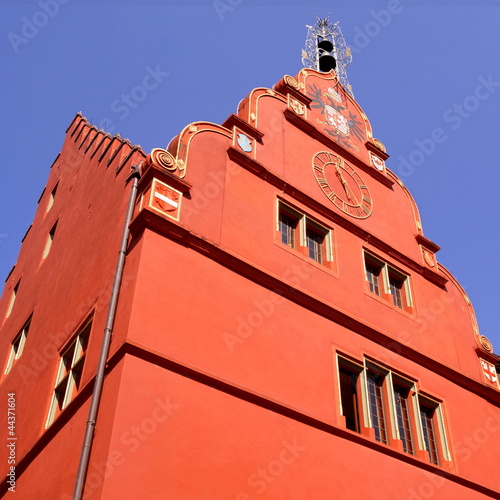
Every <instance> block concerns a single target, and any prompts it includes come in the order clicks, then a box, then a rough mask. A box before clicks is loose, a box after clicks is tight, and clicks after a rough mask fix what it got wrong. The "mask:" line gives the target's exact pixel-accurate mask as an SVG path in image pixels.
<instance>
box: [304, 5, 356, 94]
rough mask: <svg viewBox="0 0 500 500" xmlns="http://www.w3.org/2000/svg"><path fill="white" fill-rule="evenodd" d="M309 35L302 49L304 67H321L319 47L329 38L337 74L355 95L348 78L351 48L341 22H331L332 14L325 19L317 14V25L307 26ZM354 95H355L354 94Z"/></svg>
mask: <svg viewBox="0 0 500 500" xmlns="http://www.w3.org/2000/svg"><path fill="white" fill-rule="evenodd" d="M306 27H307V28H308V30H307V37H306V46H305V49H302V65H303V66H304V68H312V69H315V70H317V71H321V69H320V61H319V59H320V51H321V48H318V44H320V43H321V42H322V41H324V40H329V41H330V42H331V43H332V45H333V50H332V55H333V57H334V58H335V61H336V63H337V67H336V69H335V74H336V75H337V78H338V80H339V82H340V83H341V84H342V86H343V87H344V88H345V89H346V90H347V91H348V92H349V94H351V96H353V93H352V87H351V85H350V84H349V80H348V79H347V72H346V70H347V68H348V67H349V65H350V64H351V61H352V54H351V49H350V48H349V47H347V46H346V44H345V40H344V36H343V35H342V31H341V30H340V26H339V22H338V21H337V22H336V23H334V24H331V23H330V14H328V17H326V18H324V19H320V18H319V17H318V16H316V26H307V25H306ZM353 97H354V96H353Z"/></svg>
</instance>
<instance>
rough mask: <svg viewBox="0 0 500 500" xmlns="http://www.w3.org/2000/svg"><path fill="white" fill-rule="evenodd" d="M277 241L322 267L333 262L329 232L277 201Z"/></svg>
mask: <svg viewBox="0 0 500 500" xmlns="http://www.w3.org/2000/svg"><path fill="white" fill-rule="evenodd" d="M277 230H278V233H279V241H280V242H281V243H283V244H284V245H286V246H288V247H290V248H293V249H295V250H297V251H298V252H300V253H302V254H303V255H306V256H307V257H308V258H310V259H311V260H314V261H315V262H317V263H318V264H322V265H324V266H331V262H332V261H333V257H332V249H331V236H330V231H329V230H328V229H326V228H325V227H323V226H322V225H321V224H318V223H317V222H315V221H313V220H312V219H310V218H309V217H307V216H306V215H304V214H302V213H300V212H298V211H297V210H295V209H293V208H291V207H289V206H288V205H285V204H284V203H282V202H281V201H278V224H277Z"/></svg>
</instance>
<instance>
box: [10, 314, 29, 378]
mask: <svg viewBox="0 0 500 500" xmlns="http://www.w3.org/2000/svg"><path fill="white" fill-rule="evenodd" d="M30 324H31V317H30V318H29V319H28V321H26V323H25V324H24V326H23V327H22V328H21V331H20V332H19V333H18V334H17V335H16V337H15V338H14V340H13V341H12V343H11V348H10V353H9V359H8V360H7V366H6V367H5V371H4V374H5V375H7V374H8V373H9V372H10V370H11V369H12V367H13V366H14V362H15V361H16V360H18V359H19V358H20V357H21V355H22V354H23V349H24V344H25V343H26V338H27V336H28V331H29V327H30Z"/></svg>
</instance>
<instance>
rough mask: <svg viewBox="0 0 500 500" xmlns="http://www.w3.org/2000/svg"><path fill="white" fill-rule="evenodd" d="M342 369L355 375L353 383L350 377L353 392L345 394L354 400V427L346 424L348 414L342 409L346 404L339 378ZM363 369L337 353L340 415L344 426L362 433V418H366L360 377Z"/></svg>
mask: <svg viewBox="0 0 500 500" xmlns="http://www.w3.org/2000/svg"><path fill="white" fill-rule="evenodd" d="M342 369H343V370H345V372H350V375H351V376H352V375H354V376H355V377H356V379H355V382H354V384H353V381H352V379H351V389H352V387H354V388H355V392H354V391H353V392H351V393H350V394H348V395H347V396H351V397H352V398H353V400H354V404H353V412H352V413H353V417H354V420H355V425H354V427H355V428H354V429H352V428H350V427H349V424H348V418H349V415H346V412H345V409H344V406H346V405H345V400H346V399H347V398H346V395H345V393H344V394H343V391H342V387H344V385H342V383H341V379H340V377H341V375H340V374H341V370H342ZM363 371H364V366H363V365H360V364H358V363H355V362H353V361H351V360H349V359H347V358H345V357H343V356H339V355H337V378H338V381H339V384H338V397H339V406H340V414H341V415H342V417H344V424H345V427H346V428H347V429H349V430H351V431H353V432H356V433H358V434H361V433H362V427H363V425H362V424H363V420H364V419H365V418H366V415H365V414H364V408H365V405H364V404H363V393H364V390H363V378H362V377H363Z"/></svg>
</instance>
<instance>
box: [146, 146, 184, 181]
mask: <svg viewBox="0 0 500 500" xmlns="http://www.w3.org/2000/svg"><path fill="white" fill-rule="evenodd" d="M151 165H155V166H156V167H160V168H162V169H165V170H167V171H168V172H170V173H171V174H174V175H177V176H178V177H180V178H181V179H182V178H183V177H184V176H185V175H186V164H185V163H184V161H183V160H182V159H178V160H176V159H175V158H174V156H173V155H172V154H170V153H169V152H168V151H166V150H165V149H161V148H155V149H153V150H152V151H151V153H149V155H148V156H147V157H146V160H145V166H146V167H149V166H151Z"/></svg>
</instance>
